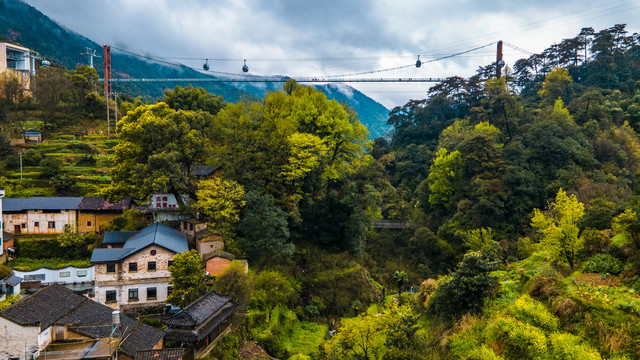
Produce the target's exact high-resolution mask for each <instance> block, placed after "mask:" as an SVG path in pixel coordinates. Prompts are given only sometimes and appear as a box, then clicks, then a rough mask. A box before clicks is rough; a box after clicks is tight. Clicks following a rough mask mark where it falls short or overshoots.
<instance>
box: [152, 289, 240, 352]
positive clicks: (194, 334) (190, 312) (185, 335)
mask: <svg viewBox="0 0 640 360" xmlns="http://www.w3.org/2000/svg"><path fill="white" fill-rule="evenodd" d="M235 309H236V304H234V303H232V302H231V297H229V296H226V295H221V294H219V293H217V292H215V291H211V292H209V293H207V294H205V295H204V296H202V297H201V298H199V299H197V300H196V301H194V302H193V303H191V304H190V305H189V306H187V307H185V308H184V309H182V310H181V311H180V312H178V313H177V314H175V315H173V316H171V317H170V318H168V319H165V320H163V321H162V322H163V323H164V324H165V325H167V328H166V329H165V330H164V332H165V335H164V338H165V339H167V340H170V341H175V342H181V343H186V344H188V345H187V353H189V354H190V355H191V354H193V355H194V358H197V357H201V356H205V355H206V354H207V353H208V352H209V351H210V350H211V346H212V343H213V342H214V340H215V339H216V338H218V337H219V336H220V335H221V334H222V333H224V332H225V330H227V329H228V328H229V327H230V326H231V317H232V316H233V313H234V312H235Z"/></svg>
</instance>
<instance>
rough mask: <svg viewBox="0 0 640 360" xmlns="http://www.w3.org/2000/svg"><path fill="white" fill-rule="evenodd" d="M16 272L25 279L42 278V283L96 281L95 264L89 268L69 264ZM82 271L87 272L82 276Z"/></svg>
mask: <svg viewBox="0 0 640 360" xmlns="http://www.w3.org/2000/svg"><path fill="white" fill-rule="evenodd" d="M14 272H15V274H16V276H19V277H21V278H23V279H24V281H32V280H40V281H41V282H42V283H49V284H53V283H56V284H74V283H83V282H93V281H95V267H94V266H90V267H87V268H77V267H73V266H68V267H66V268H62V269H48V268H40V269H38V270H33V271H20V270H15V271H14ZM82 272H86V275H85V276H80V275H82ZM38 275H40V277H37V276H38ZM65 275H69V276H65ZM34 276H36V277H37V278H34ZM42 276H44V280H43V279H42Z"/></svg>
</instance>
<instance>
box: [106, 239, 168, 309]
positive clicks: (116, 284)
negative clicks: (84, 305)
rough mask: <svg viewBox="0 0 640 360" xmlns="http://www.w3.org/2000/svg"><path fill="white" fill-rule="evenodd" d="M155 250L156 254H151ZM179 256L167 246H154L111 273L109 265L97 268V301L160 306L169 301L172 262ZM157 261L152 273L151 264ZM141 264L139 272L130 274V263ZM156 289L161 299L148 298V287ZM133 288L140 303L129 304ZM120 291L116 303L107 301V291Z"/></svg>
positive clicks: (130, 257)
mask: <svg viewBox="0 0 640 360" xmlns="http://www.w3.org/2000/svg"><path fill="white" fill-rule="evenodd" d="M153 251H155V255H152V254H151V253H152V252H153ZM175 255H176V254H175V253H174V252H172V251H169V250H167V249H165V248H163V247H160V246H157V245H152V246H149V247H147V248H145V249H143V250H141V251H138V252H137V253H135V254H133V255H131V256H129V257H127V258H125V259H124V260H123V261H122V262H119V263H116V272H115V273H107V264H96V265H95V278H96V282H95V293H96V298H95V300H96V301H97V302H99V303H101V304H105V305H108V306H112V307H114V308H120V306H121V305H132V304H145V305H154V304H159V303H162V302H164V301H166V299H167V295H168V294H167V288H168V286H169V281H170V280H171V274H170V273H169V260H173V257H174V256H175ZM149 261H155V262H156V270H155V271H148V270H147V267H148V262H149ZM132 262H135V263H137V264H138V270H137V271H135V272H130V271H129V263H132ZM150 287H155V288H156V291H157V296H156V298H155V299H148V298H147V290H146V289H147V288H150ZM129 289H138V300H137V301H129ZM108 290H115V291H116V303H107V302H106V299H107V298H106V296H107V295H106V292H107V291H108Z"/></svg>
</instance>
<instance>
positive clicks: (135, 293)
mask: <svg viewBox="0 0 640 360" xmlns="http://www.w3.org/2000/svg"><path fill="white" fill-rule="evenodd" d="M129 300H138V289H129Z"/></svg>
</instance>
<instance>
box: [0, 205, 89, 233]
mask: <svg viewBox="0 0 640 360" xmlns="http://www.w3.org/2000/svg"><path fill="white" fill-rule="evenodd" d="M81 201H82V198H81V197H31V198H4V199H3V202H2V219H3V224H4V227H5V231H8V232H10V233H13V235H14V236H15V235H21V234H61V233H63V232H64V229H65V227H67V226H69V225H76V222H77V219H78V205H80V202H81Z"/></svg>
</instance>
